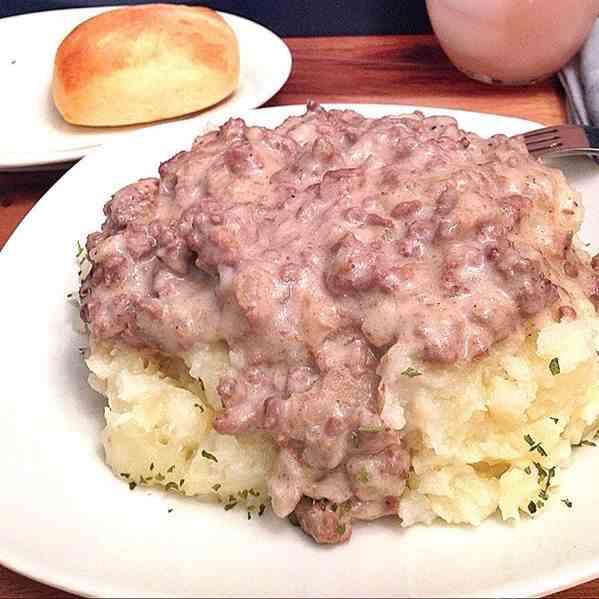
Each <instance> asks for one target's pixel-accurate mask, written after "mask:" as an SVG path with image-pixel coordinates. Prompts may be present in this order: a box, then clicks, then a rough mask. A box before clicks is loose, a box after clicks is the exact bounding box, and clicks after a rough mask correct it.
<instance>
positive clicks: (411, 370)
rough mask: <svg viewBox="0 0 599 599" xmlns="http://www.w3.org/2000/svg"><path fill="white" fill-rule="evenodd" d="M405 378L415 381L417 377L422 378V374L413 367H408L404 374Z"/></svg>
mask: <svg viewBox="0 0 599 599" xmlns="http://www.w3.org/2000/svg"><path fill="white" fill-rule="evenodd" d="M401 374H402V375H403V376H408V377H410V378H411V379H413V378H414V377H415V376H421V375H422V372H420V370H416V369H415V368H413V367H412V366H408V367H407V368H406V369H405V370H404V371H403V372H402V373H401Z"/></svg>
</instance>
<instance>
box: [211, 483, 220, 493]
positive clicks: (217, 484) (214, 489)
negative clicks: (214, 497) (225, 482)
mask: <svg viewBox="0 0 599 599" xmlns="http://www.w3.org/2000/svg"><path fill="white" fill-rule="evenodd" d="M221 487H222V485H221V484H220V483H216V484H215V485H212V490H213V491H214V492H215V493H216V492H217V491H218V490H219V489H220V488H221Z"/></svg>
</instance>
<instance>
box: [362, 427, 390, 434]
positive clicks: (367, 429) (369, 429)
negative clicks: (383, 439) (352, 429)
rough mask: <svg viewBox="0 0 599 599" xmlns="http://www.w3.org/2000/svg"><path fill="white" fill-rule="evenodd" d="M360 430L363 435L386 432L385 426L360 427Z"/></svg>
mask: <svg viewBox="0 0 599 599" xmlns="http://www.w3.org/2000/svg"><path fill="white" fill-rule="evenodd" d="M358 430H359V431H360V432H361V433H382V432H383V431H384V430H385V427H384V426H360V427H359V428H358Z"/></svg>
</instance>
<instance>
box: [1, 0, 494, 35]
mask: <svg viewBox="0 0 599 599" xmlns="http://www.w3.org/2000/svg"><path fill="white" fill-rule="evenodd" d="M149 1H151V0H149ZM149 1H144V0H141V1H139V0H136V1H129V2H127V1H126V0H121V1H118V0H91V1H89V0H88V1H87V2H85V1H77V0H45V1H44V0H0V17H7V16H11V15H17V14H22V13H26V12H33V11H39V10H50V9H56V8H75V7H81V6H105V5H116V4H148V3H149ZM154 1H156V2H157V1H159V0H154ZM481 1H482V2H485V1H486V0H481ZM174 4H203V5H205V6H209V7H210V8H214V9H216V10H223V11H225V12H230V13H233V14H236V15H240V16H242V17H247V18H249V19H251V20H253V21H257V22H258V23H261V24H262V25H265V26H266V27H268V28H269V29H272V30H273V31H274V32H275V33H277V34H279V35H281V36H311V35H375V34H378V35H386V34H394V33H408V34H409V33H429V32H430V31H431V26H430V22H429V20H428V16H427V14H426V7H425V5H424V0H206V1H202V2H194V0H185V1H182V2H174Z"/></svg>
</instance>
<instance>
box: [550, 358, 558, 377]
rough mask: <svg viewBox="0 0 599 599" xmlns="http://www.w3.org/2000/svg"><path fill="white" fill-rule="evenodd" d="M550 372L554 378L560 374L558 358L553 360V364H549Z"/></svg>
mask: <svg viewBox="0 0 599 599" xmlns="http://www.w3.org/2000/svg"><path fill="white" fill-rule="evenodd" d="M549 370H550V372H551V374H552V375H553V376H555V375H557V374H559V373H560V367H559V360H558V359H557V358H553V359H552V360H551V362H549Z"/></svg>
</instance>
